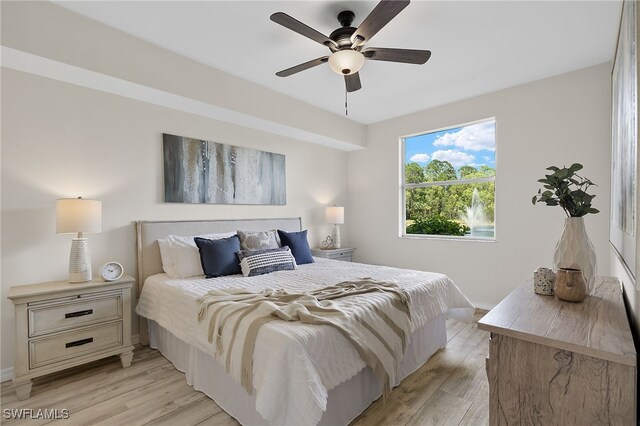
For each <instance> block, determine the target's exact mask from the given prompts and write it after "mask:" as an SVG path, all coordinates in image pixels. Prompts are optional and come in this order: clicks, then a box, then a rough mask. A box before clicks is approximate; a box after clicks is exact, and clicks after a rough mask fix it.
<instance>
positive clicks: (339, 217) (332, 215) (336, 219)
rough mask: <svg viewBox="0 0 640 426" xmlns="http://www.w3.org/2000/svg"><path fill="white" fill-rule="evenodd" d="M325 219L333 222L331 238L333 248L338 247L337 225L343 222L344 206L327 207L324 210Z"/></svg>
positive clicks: (338, 234) (338, 229)
mask: <svg viewBox="0 0 640 426" xmlns="http://www.w3.org/2000/svg"><path fill="white" fill-rule="evenodd" d="M325 219H326V222H327V223H333V230H332V231H331V239H332V240H333V248H336V249H339V248H340V228H339V227H338V225H342V224H343V223H344V207H336V206H333V207H327V209H326V211H325Z"/></svg>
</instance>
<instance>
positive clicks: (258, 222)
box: [136, 217, 302, 344]
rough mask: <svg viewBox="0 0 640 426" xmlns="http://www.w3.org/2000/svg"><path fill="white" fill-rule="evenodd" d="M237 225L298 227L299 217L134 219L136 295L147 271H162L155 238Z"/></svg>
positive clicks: (143, 337)
mask: <svg viewBox="0 0 640 426" xmlns="http://www.w3.org/2000/svg"><path fill="white" fill-rule="evenodd" d="M238 229H241V230H247V231H268V230H270V229H282V230H283V231H289V232H294V231H301V230H302V218H299V217H295V218H280V219H229V220H187V221H185V220H178V221H176V220H173V221H137V222H136V233H137V237H138V238H137V252H138V295H139V294H140V293H141V292H142V287H144V282H145V280H146V279H147V278H148V277H150V276H151V275H155V274H159V273H161V272H162V259H161V257H160V247H159V246H158V239H159V238H166V237H167V236H169V235H182V236H189V235H203V234H211V233H214V232H233V231H237V230H238ZM140 320H141V321H140V340H141V343H142V344H147V336H146V334H147V329H146V328H147V324H146V320H144V318H140Z"/></svg>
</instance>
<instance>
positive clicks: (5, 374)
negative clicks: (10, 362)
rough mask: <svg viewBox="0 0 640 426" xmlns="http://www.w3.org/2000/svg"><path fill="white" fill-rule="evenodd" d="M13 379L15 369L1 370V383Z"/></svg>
mask: <svg viewBox="0 0 640 426" xmlns="http://www.w3.org/2000/svg"><path fill="white" fill-rule="evenodd" d="M11 379H13V367H9V368H5V369H4V370H0V382H2V383H4V382H7V381H9V380H11Z"/></svg>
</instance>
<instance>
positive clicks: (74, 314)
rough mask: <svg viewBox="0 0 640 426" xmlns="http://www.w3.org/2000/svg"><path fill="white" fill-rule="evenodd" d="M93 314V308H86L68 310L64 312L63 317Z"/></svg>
mask: <svg viewBox="0 0 640 426" xmlns="http://www.w3.org/2000/svg"><path fill="white" fill-rule="evenodd" d="M91 314H93V309H87V310H86V311H78V312H69V313H68V314H64V317H65V318H75V317H83V316H85V315H91Z"/></svg>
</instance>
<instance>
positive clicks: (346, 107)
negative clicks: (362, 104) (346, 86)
mask: <svg viewBox="0 0 640 426" xmlns="http://www.w3.org/2000/svg"><path fill="white" fill-rule="evenodd" d="M348 93H349V92H347V91H346V90H345V91H344V115H345V116H347V117H348V116H349V105H348V104H347V94H348Z"/></svg>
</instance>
